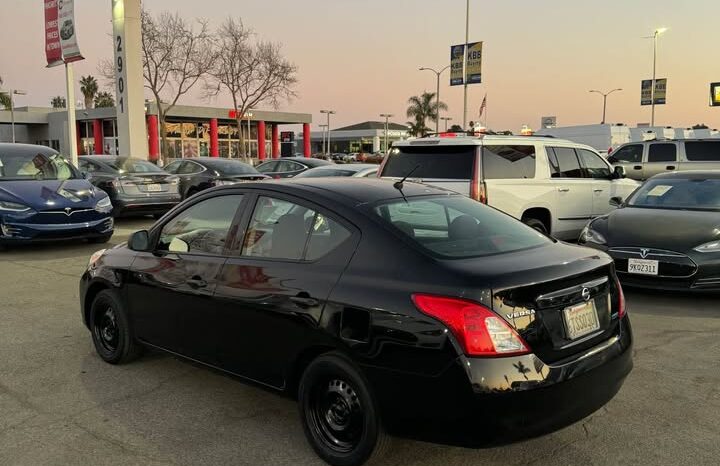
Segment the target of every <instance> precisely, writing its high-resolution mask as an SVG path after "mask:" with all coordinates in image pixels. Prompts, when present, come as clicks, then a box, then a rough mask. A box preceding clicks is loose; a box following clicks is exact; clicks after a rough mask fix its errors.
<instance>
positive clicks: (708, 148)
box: [685, 141, 720, 162]
mask: <svg viewBox="0 0 720 466" xmlns="http://www.w3.org/2000/svg"><path fill="white" fill-rule="evenodd" d="M685 155H686V156H687V159H688V160H691V161H693V162H720V141H687V142H686V143H685Z"/></svg>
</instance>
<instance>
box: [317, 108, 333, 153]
mask: <svg viewBox="0 0 720 466" xmlns="http://www.w3.org/2000/svg"><path fill="white" fill-rule="evenodd" d="M320 113H324V114H326V115H327V154H326V155H327V156H328V157H329V156H330V115H334V114H335V110H320Z"/></svg>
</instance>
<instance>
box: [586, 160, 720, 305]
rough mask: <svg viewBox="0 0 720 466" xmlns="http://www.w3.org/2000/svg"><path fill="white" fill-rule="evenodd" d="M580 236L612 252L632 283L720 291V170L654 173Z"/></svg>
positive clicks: (624, 276)
mask: <svg viewBox="0 0 720 466" xmlns="http://www.w3.org/2000/svg"><path fill="white" fill-rule="evenodd" d="M613 202H614V203H615V204H619V205H620V206H619V208H618V209H616V210H614V211H613V212H611V213H610V214H608V215H605V216H602V217H599V218H597V219H595V220H593V221H591V222H590V223H589V224H588V225H587V226H586V227H585V229H584V230H583V232H582V234H581V235H580V240H579V242H580V243H581V244H585V245H587V246H591V247H594V248H596V249H599V250H601V251H605V252H608V253H609V254H610V255H611V256H612V257H613V259H615V266H616V268H617V272H618V274H619V276H620V279H621V280H622V281H623V283H625V284H627V285H632V286H637V287H644V288H655V289H673V290H699V291H709V290H714V291H720V171H704V172H700V171H686V172H677V173H666V174H661V175H657V176H654V177H652V178H651V179H649V180H648V181H646V182H645V184H643V185H642V186H641V187H640V188H638V190H637V191H635V193H633V194H632V195H631V196H630V198H629V199H628V200H627V201H626V202H625V203H622V200H621V199H617V198H616V199H614V200H613Z"/></svg>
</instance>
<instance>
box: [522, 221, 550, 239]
mask: <svg viewBox="0 0 720 466" xmlns="http://www.w3.org/2000/svg"><path fill="white" fill-rule="evenodd" d="M523 223H525V225H527V226H529V227H531V228H534V229H536V230H537V231H539V232H540V233H542V234H544V235H547V234H548V230H547V227H546V226H545V224H544V223H543V222H541V221H540V220H538V219H536V218H525V219H523Z"/></svg>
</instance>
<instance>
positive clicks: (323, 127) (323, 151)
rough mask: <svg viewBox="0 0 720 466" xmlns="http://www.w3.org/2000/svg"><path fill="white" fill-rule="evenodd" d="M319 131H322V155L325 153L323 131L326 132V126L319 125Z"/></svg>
mask: <svg viewBox="0 0 720 466" xmlns="http://www.w3.org/2000/svg"><path fill="white" fill-rule="evenodd" d="M319 126H320V130H321V131H322V153H323V154H324V153H325V131H326V130H327V125H319Z"/></svg>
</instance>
